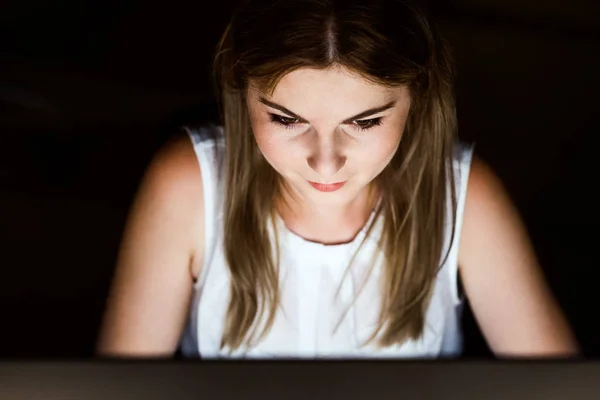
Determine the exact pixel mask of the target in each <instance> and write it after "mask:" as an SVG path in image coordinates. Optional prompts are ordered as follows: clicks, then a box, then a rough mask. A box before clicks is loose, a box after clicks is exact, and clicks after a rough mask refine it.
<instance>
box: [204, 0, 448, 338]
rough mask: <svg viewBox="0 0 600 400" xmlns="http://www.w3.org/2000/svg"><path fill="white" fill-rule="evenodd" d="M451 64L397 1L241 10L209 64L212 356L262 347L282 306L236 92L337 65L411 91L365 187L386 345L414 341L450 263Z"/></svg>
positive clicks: (317, 0)
mask: <svg viewBox="0 0 600 400" xmlns="http://www.w3.org/2000/svg"><path fill="white" fill-rule="evenodd" d="M452 65H453V64H452V60H451V58H450V55H449V51H448V49H447V45H446V44H445V43H444V42H443V40H442V39H441V38H440V36H439V34H438V32H437V30H436V29H435V27H433V26H431V25H430V24H429V23H428V22H427V20H426V18H425V17H424V14H423V13H422V12H421V11H420V10H419V9H418V8H416V7H413V6H410V5H408V4H407V3H406V2H403V1H400V0H370V1H367V2H365V1H364V0H354V1H336V0H285V1H275V0H269V1H267V0H247V1H243V2H241V3H240V4H239V6H238V7H237V8H236V10H235V12H234V14H233V16H232V18H231V20H230V22H229V24H228V25H227V28H226V29H225V32H224V34H223V36H222V37H221V40H220V41H219V43H218V46H217V50H216V55H215V58H214V82H215V88H216V92H217V96H218V100H219V106H220V111H221V118H222V123H223V126H224V131H225V143H226V154H225V160H224V165H225V204H224V247H225V255H226V260H227V263H228V268H229V271H230V274H231V295H230V296H231V297H230V302H229V308H228V311H227V317H226V323H225V330H224V333H223V338H222V347H225V346H226V347H229V348H230V349H236V348H239V347H240V346H242V345H248V346H252V345H254V344H255V343H256V342H257V341H259V340H261V339H262V338H263V337H264V336H265V335H266V333H267V332H268V331H269V329H270V327H271V326H272V324H273V321H274V318H275V315H276V311H277V307H278V304H279V298H280V295H279V287H278V282H279V244H278V243H277V241H276V242H275V243H272V242H271V240H270V239H269V233H268V232H269V231H268V223H269V221H270V220H271V221H272V217H273V213H274V201H275V199H277V198H278V196H279V195H280V188H281V181H280V177H279V176H278V174H277V172H276V171H275V170H274V169H273V168H272V167H271V165H270V164H269V163H268V162H267V161H266V160H265V158H264V157H263V156H262V154H261V152H260V150H259V148H258V146H257V144H256V142H255V139H254V135H253V132H252V129H251V126H250V121H249V117H248V110H247V104H246V90H247V88H248V85H250V84H256V85H257V86H258V87H259V88H261V90H264V91H265V92H267V93H268V92H272V91H273V90H274V88H275V87H276V85H277V83H278V82H279V80H280V79H281V78H282V77H283V76H285V75H286V74H287V73H289V72H292V71H294V70H297V69H299V68H318V69H325V68H330V67H332V66H342V67H344V68H347V69H348V70H351V71H354V72H356V73H358V74H360V75H361V76H362V77H364V78H365V79H367V80H369V81H371V82H374V83H376V84H380V85H384V86H386V87H398V86H400V85H405V86H406V87H408V89H409V91H410V96H411V108H410V112H409V116H408V120H407V123H406V126H405V130H404V132H403V136H402V140H401V143H400V145H399V147H398V150H397V151H396V153H395V155H394V157H393V159H392V160H391V161H390V163H389V164H388V165H387V167H386V168H385V169H384V170H383V171H382V172H381V174H380V175H379V176H378V177H377V178H376V179H375V180H374V184H376V185H377V187H378V188H380V189H381V200H380V207H379V208H378V209H377V211H376V215H375V218H373V219H372V221H373V223H372V224H371V225H370V226H369V227H368V230H367V235H368V234H369V233H370V232H371V230H372V228H373V224H374V223H375V222H376V221H377V219H378V218H379V217H380V215H381V216H382V217H383V218H384V223H383V227H382V229H383V230H382V235H381V237H380V238H379V242H378V245H379V248H380V249H381V251H382V252H383V255H384V256H385V257H384V273H383V280H382V282H381V284H382V293H383V296H382V304H381V311H380V315H379V324H378V326H377V328H376V329H375V330H374V332H373V334H372V336H371V338H370V339H369V341H374V340H376V341H377V344H378V345H380V346H389V345H391V344H400V343H402V342H404V341H406V340H408V339H410V338H413V339H416V338H418V337H419V336H420V335H421V334H422V332H423V328H424V320H425V313H426V310H427V307H428V303H429V299H430V297H431V296H430V295H431V293H432V288H433V285H434V283H435V279H436V276H437V273H438V271H439V268H440V267H441V265H443V263H444V261H445V257H447V255H448V253H446V254H445V256H444V254H443V253H444V251H443V250H444V249H443V247H444V233H445V230H444V224H445V223H446V222H447V218H448V215H446V214H448V212H447V204H448V203H447V202H448V199H450V200H451V207H450V209H451V210H452V212H451V214H452V215H451V223H452V226H453V225H454V220H455V218H456V193H455V188H454V185H453V184H452V185H448V182H452V183H453V182H454V175H453V168H452V162H453V149H454V144H455V140H456V116H455V104H454V93H453V68H452ZM453 240H454V236H452V238H451V239H450V242H452V241H453ZM273 246H275V249H274V248H273ZM361 246H362V244H361ZM449 248H450V247H448V249H449ZM273 250H277V256H276V257H275V259H274V257H273ZM359 250H360V247H359ZM265 315H266V319H265V321H266V323H265V324H264V326H262V327H260V328H259V324H258V323H257V321H260V320H261V319H262V318H263V317H264V316H265Z"/></svg>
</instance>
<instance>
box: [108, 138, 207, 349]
mask: <svg viewBox="0 0 600 400" xmlns="http://www.w3.org/2000/svg"><path fill="white" fill-rule="evenodd" d="M203 204H204V202H203V192H202V180H201V174H200V168H199V165H198V162H197V159H196V156H195V154H194V150H193V147H192V143H191V142H190V140H189V138H187V137H184V136H182V137H180V138H178V139H177V140H175V141H173V142H172V143H170V144H168V145H167V146H165V148H163V149H162V150H161V151H160V152H159V153H158V154H157V155H156V157H155V158H154V160H153V161H152V163H151V164H150V166H149V168H148V169H147V171H146V174H145V176H144V179H143V181H142V183H141V186H140V188H139V190H138V193H137V196H136V199H135V201H134V203H133V206H132V209H131V211H130V215H129V218H128V221H127V224H126V227H125V231H124V236H123V240H122V243H121V248H120V253H119V257H118V261H117V267H116V271H115V277H114V279H113V283H112V287H111V291H110V294H109V298H108V302H107V310H106V314H105V316H104V321H103V325H102V329H101V332H100V337H99V342H98V348H97V350H98V352H99V354H100V355H108V356H170V355H172V354H173V353H174V352H175V350H176V348H177V345H178V343H179V339H180V336H181V333H182V331H183V328H184V326H185V322H186V317H187V312H188V307H189V303H190V299H191V294H192V288H193V273H192V272H191V269H192V265H200V263H201V259H202V254H201V252H202V251H203V234H204V231H203V221H204V210H203V207H204V205H203Z"/></svg>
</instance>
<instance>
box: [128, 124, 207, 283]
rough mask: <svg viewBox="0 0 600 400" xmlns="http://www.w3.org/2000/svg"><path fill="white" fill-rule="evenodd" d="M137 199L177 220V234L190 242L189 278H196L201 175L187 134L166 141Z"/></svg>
mask: <svg viewBox="0 0 600 400" xmlns="http://www.w3.org/2000/svg"><path fill="white" fill-rule="evenodd" d="M138 197H139V198H140V201H141V202H148V203H154V204H153V208H154V209H155V210H156V211H158V212H160V211H161V210H162V212H164V213H165V214H164V216H165V217H166V216H169V217H170V218H174V219H175V220H178V221H179V223H180V224H179V228H180V229H178V231H179V232H178V235H179V234H181V233H184V232H186V233H187V235H186V237H181V239H183V240H184V241H185V242H187V243H189V245H190V246H191V252H192V259H193V262H192V271H191V272H192V275H193V277H194V278H195V277H196V276H197V273H198V271H197V269H198V265H199V264H200V262H199V261H200V260H199V259H201V258H202V256H201V254H199V253H201V252H202V246H203V242H204V241H203V238H204V223H203V222H204V192H203V184H202V173H201V170H200V165H199V163H198V158H197V156H196V153H195V151H194V146H193V143H192V141H191V140H190V138H189V136H188V135H187V134H179V135H177V136H175V137H173V138H172V139H171V140H170V141H169V142H167V143H166V144H165V145H164V146H163V147H162V148H161V149H160V150H159V151H158V152H157V154H156V155H155V156H154V158H153V160H152V162H151V163H150V165H149V166H148V168H147V171H146V173H145V176H144V179H143V182H142V184H141V186H140V191H139V193H138Z"/></svg>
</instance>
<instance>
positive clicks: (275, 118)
mask: <svg viewBox="0 0 600 400" xmlns="http://www.w3.org/2000/svg"><path fill="white" fill-rule="evenodd" d="M269 115H270V116H271V122H273V123H276V124H278V125H281V126H283V127H284V128H285V129H294V127H295V124H297V123H298V122H297V121H298V120H297V119H296V118H292V117H284V116H282V115H277V114H269ZM290 120H291V121H290ZM353 122H354V128H355V129H356V130H359V131H367V130H369V129H372V128H374V127H376V126H378V125H381V117H377V118H371V119H357V120H355V121H353ZM357 122H359V123H368V126H366V127H361V126H360V125H357V124H356V123H357Z"/></svg>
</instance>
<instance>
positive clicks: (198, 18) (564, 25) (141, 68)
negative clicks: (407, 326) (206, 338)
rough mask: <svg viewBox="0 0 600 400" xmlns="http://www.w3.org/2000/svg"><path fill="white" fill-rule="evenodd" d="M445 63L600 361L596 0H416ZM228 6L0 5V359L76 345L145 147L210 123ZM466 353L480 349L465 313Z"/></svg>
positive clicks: (108, 0)
mask: <svg viewBox="0 0 600 400" xmlns="http://www.w3.org/2000/svg"><path fill="white" fill-rule="evenodd" d="M429 7H430V11H431V14H432V15H433V16H434V18H435V19H436V20H437V21H438V23H439V24H440V25H441V27H442V30H443V32H444V33H445V36H446V38H447V40H448V41H449V42H450V44H451V46H452V48H453V50H454V54H455V57H456V59H457V62H458V72H459V75H458V82H457V96H458V112H459V122H460V135H461V137H462V138H464V139H466V140H469V141H475V142H476V144H477V147H476V149H477V152H478V153H479V155H480V156H481V157H482V158H484V159H485V160H487V161H488V162H489V163H490V164H491V165H492V166H493V167H494V169H495V170H496V171H497V173H498V174H499V175H500V177H501V178H502V179H503V181H504V182H505V184H506V186H507V188H508V190H509V192H510V194H511V196H512V197H513V199H514V201H515V202H516V204H517V206H518V208H519V210H520V211H521V213H522V216H523V218H524V219H525V222H526V224H527V226H528V228H529V230H530V234H531V237H532V239H533V242H534V245H535V248H536V251H537V253H538V255H539V258H540V260H541V262H542V265H543V267H544V271H545V273H546V275H547V277H548V279H549V282H550V284H551V286H552V288H553V290H554V292H555V294H556V296H557V297H558V299H559V301H560V303H561V304H562V306H563V307H564V309H565V311H566V313H567V316H568V318H569V320H570V321H571V323H572V325H573V327H574V329H575V331H576V334H577V336H578V338H579V340H580V342H581V344H582V346H583V348H584V351H585V354H586V355H587V356H591V357H597V356H598V355H599V354H600V340H599V339H597V338H598V337H600V327H599V326H598V325H597V324H596V323H595V322H596V321H595V320H596V316H597V315H598V312H597V308H598V307H597V306H598V304H599V302H598V300H597V296H596V294H597V292H598V289H597V287H598V283H597V281H598V278H599V276H600V274H598V272H597V267H598V266H599V263H598V262H597V260H596V257H593V256H594V255H595V254H594V253H595V251H596V250H597V244H596V240H597V236H598V235H597V234H596V231H595V229H596V228H597V226H598V221H599V219H598V212H597V210H596V209H595V208H594V207H593V206H592V204H597V202H598V195H597V194H596V193H595V190H593V189H594V188H593V187H592V185H591V184H593V183H594V182H596V181H597V180H596V179H594V178H595V175H594V176H593V175H592V174H593V168H594V167H595V162H594V161H595V159H596V158H597V152H596V148H595V146H594V144H595V141H594V140H593V139H595V138H596V135H597V134H598V133H599V130H598V127H599V125H600V123H599V120H598V116H597V115H598V113H597V108H598V101H597V93H598V90H599V89H600V79H599V77H598V71H600V57H599V56H598V50H599V46H598V43H600V42H599V39H600V2H598V1H596V0H588V1H586V0H572V1H569V2H565V1H548V0H523V1H521V0H477V1H475V0H447V1H429ZM231 8H232V1H231V0H227V1H219V2H203V1H194V2H183V1H168V2H156V4H154V3H152V2H146V1H142V0H119V1H117V0H93V1H92V0H88V1H76V0H63V1H49V0H3V1H2V2H1V3H0V135H2V136H1V137H2V143H1V144H0V177H1V179H2V181H1V182H2V189H3V192H2V195H1V196H0V210H1V212H2V216H1V217H0V227H1V229H2V233H3V235H2V245H1V247H0V250H1V252H0V256H1V258H0V268H1V269H0V273H1V277H0V318H1V325H0V326H1V329H0V332H1V333H0V357H36V358H37V357H82V356H90V355H92V351H93V344H94V340H95V336H96V331H97V329H98V325H99V322H100V317H101V312H102V308H103V306H104V301H105V299H106V293H107V290H108V285H109V282H110V278H111V275H112V273H113V268H114V261H115V257H116V252H117V249H118V244H119V240H120V235H121V230H122V228H123V224H124V221H125V217H126V214H127V210H128V207H129V205H130V202H131V200H132V198H133V195H134V193H135V190H136V187H137V184H138V182H139V179H140V177H141V174H142V173H143V170H144V168H145V166H146V164H147V163H148V161H149V159H150V157H151V156H152V154H153V153H154V152H155V151H156V150H157V148H158V147H159V146H160V145H161V144H162V143H164V141H165V140H166V139H167V138H168V137H169V136H170V135H172V134H173V133H174V132H175V130H176V128H177V127H178V126H179V125H180V124H182V123H192V122H196V121H199V120H204V119H207V118H209V119H211V118H215V107H214V100H213V99H214V97H213V93H212V88H211V82H210V61H211V56H212V53H213V49H214V46H215V44H216V42H217V40H218V38H219V36H220V34H221V32H222V30H223V28H224V26H225V24H226V21H227V19H228V17H229V15H230V12H231ZM465 326H466V337H467V340H466V346H467V349H466V354H465V355H466V356H467V357H486V356H488V355H489V352H488V350H487V348H486V346H485V345H484V343H483V341H482V339H481V336H480V334H479V332H478V330H477V328H476V325H475V324H474V322H473V319H472V317H471V315H470V314H469V313H467V316H466V318H465Z"/></svg>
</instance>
